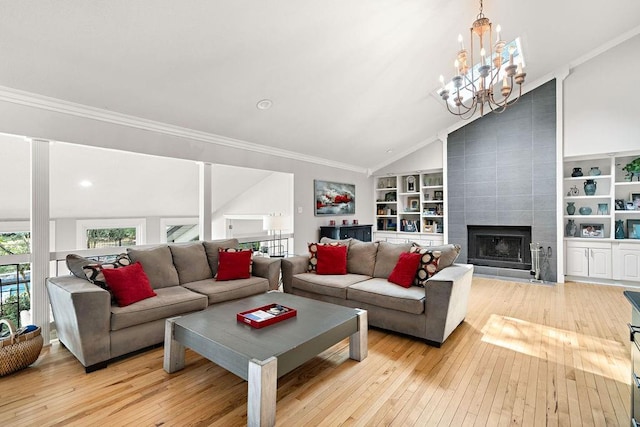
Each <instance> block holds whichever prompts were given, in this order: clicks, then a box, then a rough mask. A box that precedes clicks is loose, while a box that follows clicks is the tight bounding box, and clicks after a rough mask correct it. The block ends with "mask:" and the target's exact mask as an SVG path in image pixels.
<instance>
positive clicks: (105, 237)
mask: <svg viewBox="0 0 640 427" xmlns="http://www.w3.org/2000/svg"><path fill="white" fill-rule="evenodd" d="M135 244H136V229H135V228H134V227H131V228H93V229H90V230H87V249H93V248H104V247H108V246H133V245H135Z"/></svg>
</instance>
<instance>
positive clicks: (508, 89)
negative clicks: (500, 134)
mask: <svg viewBox="0 0 640 427" xmlns="http://www.w3.org/2000/svg"><path fill="white" fill-rule="evenodd" d="M470 30H471V46H470V50H469V51H467V50H466V49H465V48H464V42H463V38H462V34H460V35H458V43H459V44H460V50H459V51H458V54H457V56H456V60H455V62H454V67H455V70H456V74H455V75H454V76H453V77H452V78H451V81H450V82H449V83H447V84H445V81H444V77H443V76H442V75H441V76H440V84H441V88H440V90H439V91H438V94H439V95H440V96H441V97H442V99H443V101H444V102H445V104H446V105H447V110H449V112H450V113H451V114H454V115H456V116H459V117H460V118H462V119H464V120H466V119H469V118H471V117H472V116H473V115H474V114H475V112H476V111H477V110H478V108H479V109H480V115H481V116H482V115H483V114H484V110H485V106H486V107H488V108H489V109H490V110H491V111H492V112H494V113H502V112H503V111H504V110H506V109H507V107H508V106H510V105H512V104H513V103H515V102H516V101H517V100H518V99H519V98H520V96H521V95H522V83H524V78H525V76H526V75H527V74H526V73H525V72H524V71H523V59H522V55H521V49H520V46H519V39H515V40H513V41H512V42H509V43H507V42H505V41H504V40H502V39H501V38H500V30H501V29H500V25H498V26H497V27H496V39H497V40H496V42H495V43H493V34H492V31H491V21H490V20H489V18H487V17H486V16H484V14H483V13H482V0H480V13H479V14H478V16H477V17H476V20H475V21H473V24H472V25H471V28H470ZM474 36H477V40H476V41H475V42H474V40H475V39H474ZM476 45H477V46H476ZM476 53H479V54H480V57H479V58H478V60H477V61H476V57H475V54H476ZM514 58H515V59H514ZM516 84H517V85H518V89H517V91H516V90H514V86H515V85H516ZM497 92H499V93H500V95H501V96H499V97H496V95H495V94H496V93H497ZM516 92H517V95H516ZM514 95H515V96H514ZM451 96H452V97H453V98H452V99H451V100H449V98H450V97H451ZM512 96H513V97H512Z"/></svg>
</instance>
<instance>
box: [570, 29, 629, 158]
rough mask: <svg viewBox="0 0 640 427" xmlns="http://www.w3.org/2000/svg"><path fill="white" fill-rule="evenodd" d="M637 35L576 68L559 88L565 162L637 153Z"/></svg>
mask: <svg viewBox="0 0 640 427" xmlns="http://www.w3.org/2000/svg"><path fill="white" fill-rule="evenodd" d="M638 52H640V35H637V36H635V37H633V38H631V39H629V40H627V41H626V42H624V43H622V44H620V45H618V46H616V47H614V48H612V49H610V50H608V51H606V52H604V53H603V54H601V55H599V56H596V57H595V58H593V59H591V60H589V61H587V62H585V63H583V64H581V65H579V66H577V67H576V68H574V69H573V70H571V73H570V74H569V76H568V77H567V78H566V79H565V82H564V88H565V89H564V90H565V92H564V155H565V157H570V156H579V155H591V154H602V153H612V152H624V151H631V150H638V149H640V85H638V83H637V81H636V80H635V72H636V70H638V69H639V68H640V55H638Z"/></svg>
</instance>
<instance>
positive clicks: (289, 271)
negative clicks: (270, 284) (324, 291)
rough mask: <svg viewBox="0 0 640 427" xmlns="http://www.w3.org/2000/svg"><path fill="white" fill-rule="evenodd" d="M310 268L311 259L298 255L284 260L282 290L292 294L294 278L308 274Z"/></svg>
mask: <svg viewBox="0 0 640 427" xmlns="http://www.w3.org/2000/svg"><path fill="white" fill-rule="evenodd" d="M308 266H309V257H308V256H306V255H298V256H293V257H289V258H283V259H282V288H283V290H284V291H285V292H288V293H291V292H292V290H293V288H292V281H293V276H294V275H296V274H300V273H306V272H307V267H308Z"/></svg>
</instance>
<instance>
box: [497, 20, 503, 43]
mask: <svg viewBox="0 0 640 427" xmlns="http://www.w3.org/2000/svg"><path fill="white" fill-rule="evenodd" d="M500 31H502V28H501V27H500V24H498V25H497V26H496V33H498V40H500Z"/></svg>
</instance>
